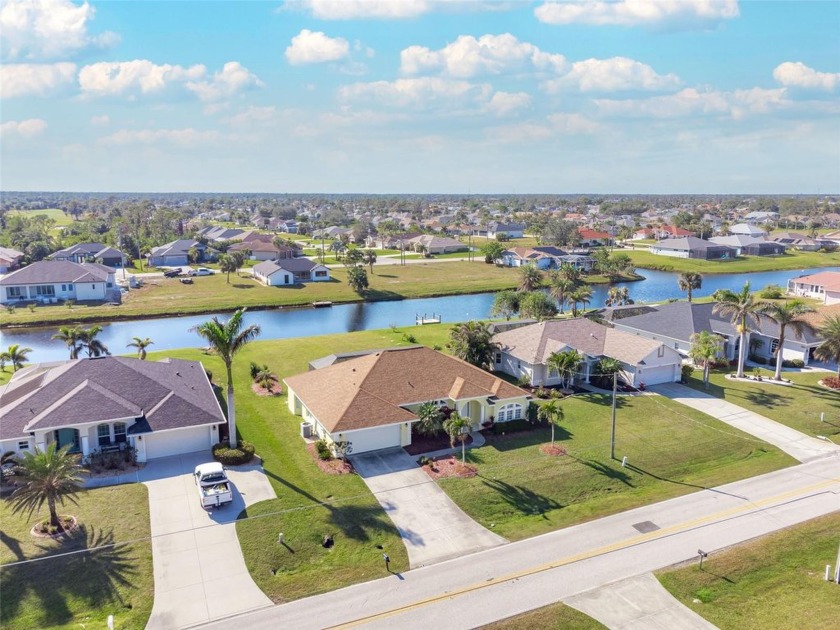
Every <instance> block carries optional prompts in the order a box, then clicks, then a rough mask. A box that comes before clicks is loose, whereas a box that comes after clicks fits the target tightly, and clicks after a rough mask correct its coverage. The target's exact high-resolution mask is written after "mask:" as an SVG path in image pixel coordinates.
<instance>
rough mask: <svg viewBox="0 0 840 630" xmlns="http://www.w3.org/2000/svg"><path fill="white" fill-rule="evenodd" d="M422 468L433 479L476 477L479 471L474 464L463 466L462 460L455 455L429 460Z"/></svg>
mask: <svg viewBox="0 0 840 630" xmlns="http://www.w3.org/2000/svg"><path fill="white" fill-rule="evenodd" d="M421 468H422V469H423V472H425V473H426V474H427V475H429V477H431V478H432V479H435V480H437V479H445V478H446V477H461V478H467V477H475V475H476V473H477V471H476V467H475V466H474V465H473V464H462V463H461V460H460V458H458V457H456V456H454V455H448V456H446V457H440V458H435V459H433V460H429V461H428V462H427V463H426V464H424V465H422V466H421Z"/></svg>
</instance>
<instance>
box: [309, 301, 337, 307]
mask: <svg viewBox="0 0 840 630" xmlns="http://www.w3.org/2000/svg"><path fill="white" fill-rule="evenodd" d="M312 306H314V307H315V308H329V307H330V306H332V302H312Z"/></svg>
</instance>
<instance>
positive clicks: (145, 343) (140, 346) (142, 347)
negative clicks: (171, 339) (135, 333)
mask: <svg viewBox="0 0 840 630" xmlns="http://www.w3.org/2000/svg"><path fill="white" fill-rule="evenodd" d="M132 339H134V341H132V342H131V343H127V344H125V347H126V348H137V357H138V358H139V359H140V360H141V361H145V360H146V348H148V347H149V346H151V345H152V344H153V343H154V341H152V340H151V339H149V338H148V337H146V338H145V339H141V338H140V337H132Z"/></svg>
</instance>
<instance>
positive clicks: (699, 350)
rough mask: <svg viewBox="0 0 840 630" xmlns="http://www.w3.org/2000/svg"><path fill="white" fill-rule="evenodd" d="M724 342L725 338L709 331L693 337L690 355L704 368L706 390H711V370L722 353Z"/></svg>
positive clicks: (695, 334) (703, 331)
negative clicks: (721, 348) (721, 346)
mask: <svg viewBox="0 0 840 630" xmlns="http://www.w3.org/2000/svg"><path fill="white" fill-rule="evenodd" d="M722 341H723V337H721V336H720V335H716V334H714V333H711V332H709V331H708V330H702V331H700V332H699V333H694V334H693V335H691V349H690V350H689V351H688V355H689V356H690V357H691V360H692V361H694V363H695V364H696V365H701V366H703V386H704V387H705V388H706V389H709V370H710V369H711V367H712V363H714V362H715V359H717V357H718V354H719V353H720V344H721V342H722Z"/></svg>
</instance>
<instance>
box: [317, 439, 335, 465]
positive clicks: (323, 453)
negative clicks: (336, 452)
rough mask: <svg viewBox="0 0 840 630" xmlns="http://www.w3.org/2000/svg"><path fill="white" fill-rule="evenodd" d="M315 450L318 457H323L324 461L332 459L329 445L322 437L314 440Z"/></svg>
mask: <svg viewBox="0 0 840 630" xmlns="http://www.w3.org/2000/svg"><path fill="white" fill-rule="evenodd" d="M315 450H316V451H318V457H320V458H321V459H323V460H324V461H326V460H329V459H332V451H331V450H330V445H329V444H327V441H326V440H325V439H323V438H321V439H320V440H318V441H317V442H315Z"/></svg>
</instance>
